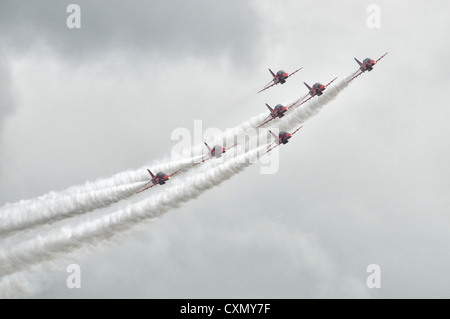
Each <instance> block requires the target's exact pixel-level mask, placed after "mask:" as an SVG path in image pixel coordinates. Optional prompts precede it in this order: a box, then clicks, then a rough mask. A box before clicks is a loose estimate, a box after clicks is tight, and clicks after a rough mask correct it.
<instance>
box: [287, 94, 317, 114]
mask: <svg viewBox="0 0 450 319" xmlns="http://www.w3.org/2000/svg"><path fill="white" fill-rule="evenodd" d="M308 95H309V93H308V94H306V95H305V96H304V97H302V98H300V99H298V100H297V101H295V102H294V103H292V104H291V105H289V106H288V107H287V109H288V110H289V109H290V108H291V107H293V106H294V105H295V104H297V103H298V102H300V101H302V103H300V105H302V104H303V103H305V102H306V101H307V100H309V99H307V100H306V101H304V100H305V99H306V97H307V96H308ZM310 98H311V97H310ZM300 105H297V107H299V106H300Z"/></svg>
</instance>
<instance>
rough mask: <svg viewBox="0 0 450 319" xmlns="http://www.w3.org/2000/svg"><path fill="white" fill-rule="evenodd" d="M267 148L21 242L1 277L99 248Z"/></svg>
mask: <svg viewBox="0 0 450 319" xmlns="http://www.w3.org/2000/svg"><path fill="white" fill-rule="evenodd" d="M266 147H267V146H266V145H263V146H260V147H258V148H256V149H254V150H252V151H249V152H247V153H245V154H242V155H240V156H237V157H235V158H233V159H231V160H229V161H227V162H225V163H223V164H221V165H219V166H217V167H215V168H212V169H210V170H207V171H206V172H200V173H197V174H195V175H192V176H188V177H186V178H185V179H184V180H179V181H178V183H174V185H170V186H169V185H168V186H166V187H167V188H166V189H164V191H161V192H160V193H158V194H156V195H154V196H151V197H149V198H146V199H143V200H141V201H139V202H137V203H134V204H130V205H128V206H126V207H124V208H123V209H121V210H119V211H116V212H114V213H111V214H108V215H106V216H101V217H99V218H96V219H93V220H90V221H87V222H83V223H81V224H79V225H76V226H72V225H66V226H64V227H62V228H58V229H55V230H53V231H51V232H50V233H49V234H47V235H40V236H37V237H35V238H32V239H31V240H27V241H23V242H20V243H19V244H17V245H15V246H13V247H12V248H10V249H2V250H1V251H0V265H1V268H0V276H5V275H9V274H12V273H15V272H18V271H23V270H25V269H26V268H28V267H30V266H32V265H35V264H38V263H42V262H48V261H49V260H55V259H57V258H58V257H61V256H63V255H65V254H67V253H69V252H70V251H73V250H75V249H79V248H83V247H84V246H88V247H91V246H95V245H98V244H101V243H104V242H107V241H108V240H109V239H110V238H111V237H114V236H116V235H119V234H121V233H123V232H126V231H128V230H130V229H131V228H132V227H133V226H136V225H138V224H140V223H142V222H144V221H146V220H149V219H152V218H155V217H158V216H160V215H162V214H164V213H166V212H167V211H169V210H170V209H173V208H177V207H179V206H180V205H181V204H183V203H185V202H187V201H189V200H192V199H195V198H197V197H198V196H200V195H201V194H202V193H203V192H205V191H206V190H208V189H210V188H212V187H214V186H218V185H220V184H221V183H222V182H224V181H226V180H228V179H230V178H231V177H232V176H234V175H236V174H238V173H240V172H241V171H243V170H244V169H245V168H247V167H248V166H250V165H252V164H253V162H254V161H253V160H249V159H252V158H254V157H255V156H256V155H257V154H258V153H259V152H261V151H263V150H265V149H266Z"/></svg>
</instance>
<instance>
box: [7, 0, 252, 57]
mask: <svg viewBox="0 0 450 319" xmlns="http://www.w3.org/2000/svg"><path fill="white" fill-rule="evenodd" d="M72 2H73V1H67V0H66V1H51V0H44V1H39V2H32V3H30V2H19V3H16V2H13V1H2V3H1V4H0V17H1V19H0V26H1V29H2V33H3V36H5V37H6V38H7V39H8V43H9V45H10V46H13V47H15V48H16V49H17V50H20V51H25V50H28V49H29V48H30V47H32V46H33V45H36V43H38V42H42V43H46V44H47V45H49V46H51V47H52V49H54V50H56V51H57V52H58V53H59V54H62V55H64V57H66V58H71V59H76V60H77V59H80V58H82V57H90V58H94V59H99V58H101V57H102V56H103V55H104V54H108V53H110V51H111V50H112V51H114V50H120V51H125V52H128V53H130V52H133V53H138V54H139V53H140V54H146V55H147V54H153V55H154V56H158V57H159V58H163V59H164V58H166V57H169V58H170V57H177V58H180V57H191V56H196V57H197V56H202V57H209V56H223V55H224V54H225V55H230V56H232V57H233V60H235V61H241V62H250V61H251V59H250V58H251V56H252V55H253V54H254V53H255V50H254V45H255V44H256V43H257V40H256V39H258V38H259V32H260V30H259V29H258V27H257V26H258V22H259V21H258V19H259V18H258V15H257V14H256V11H255V10H254V9H253V8H252V6H251V4H250V2H247V1H239V0H232V1H226V2H225V1H220V2H212V1H207V0H197V1H183V0H175V1H144V0H133V1H118V0H113V1H106V0H101V1H86V0H80V1H77V2H76V3H77V4H78V5H79V6H80V8H81V28H80V29H69V28H68V27H67V25H66V19H67V17H68V16H69V15H70V13H67V12H66V8H67V6H68V5H69V4H70V3H72Z"/></svg>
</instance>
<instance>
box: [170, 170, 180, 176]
mask: <svg viewBox="0 0 450 319" xmlns="http://www.w3.org/2000/svg"><path fill="white" fill-rule="evenodd" d="M179 171H181V168H180V169H179V170H178V171H176V172H175V173H172V174H170V175H169V177H172V176H173V175H175V174H176V173H178V172H179Z"/></svg>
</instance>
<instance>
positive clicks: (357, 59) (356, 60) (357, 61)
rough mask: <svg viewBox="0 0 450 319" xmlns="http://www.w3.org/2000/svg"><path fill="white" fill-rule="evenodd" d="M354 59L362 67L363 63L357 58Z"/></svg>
mask: <svg viewBox="0 0 450 319" xmlns="http://www.w3.org/2000/svg"><path fill="white" fill-rule="evenodd" d="M354 59H355V61H356V62H357V63H358V64H359V66H361V65H362V63H361V62H360V61H359V60H358V59H357V58H354Z"/></svg>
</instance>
